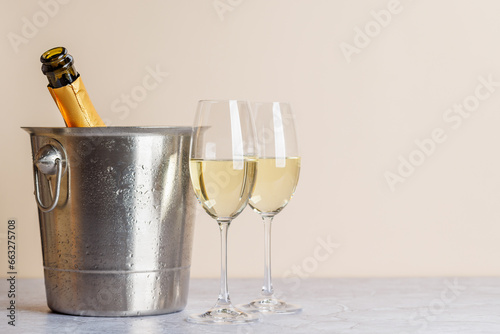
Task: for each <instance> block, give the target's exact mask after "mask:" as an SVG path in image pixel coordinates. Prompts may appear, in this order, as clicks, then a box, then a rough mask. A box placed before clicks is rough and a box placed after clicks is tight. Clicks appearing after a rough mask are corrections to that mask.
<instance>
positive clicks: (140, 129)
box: [21, 126, 193, 136]
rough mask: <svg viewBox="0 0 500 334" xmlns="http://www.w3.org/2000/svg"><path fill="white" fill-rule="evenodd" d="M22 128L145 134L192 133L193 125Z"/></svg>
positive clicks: (70, 132)
mask: <svg viewBox="0 0 500 334" xmlns="http://www.w3.org/2000/svg"><path fill="white" fill-rule="evenodd" d="M21 129H23V130H24V131H26V132H28V133H29V134H33V135H44V134H50V135H66V136H89V135H90V136H123V135H125V136H126V135H131V134H143V135H191V133H192V129H193V128H192V127H191V126H106V127H73V128H69V127H33V126H22V127H21Z"/></svg>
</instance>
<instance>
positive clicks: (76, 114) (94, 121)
mask: <svg viewBox="0 0 500 334" xmlns="http://www.w3.org/2000/svg"><path fill="white" fill-rule="evenodd" d="M48 89H49V92H50V95H52V98H53V99H54V101H55V102H56V104H57V107H58V108H59V110H60V111H61V114H62V116H63V118H64V121H65V122H66V126H68V127H93V126H106V125H105V124H104V122H103V121H102V119H101V117H99V114H97V111H96V110H95V108H94V105H93V104H92V101H91V100H90V98H89V95H88V94H87V90H86V89H85V86H84V85H83V81H82V79H81V77H78V79H76V80H75V81H73V83H71V84H70V85H67V86H64V87H60V88H51V87H48Z"/></svg>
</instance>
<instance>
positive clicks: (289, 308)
mask: <svg viewBox="0 0 500 334" xmlns="http://www.w3.org/2000/svg"><path fill="white" fill-rule="evenodd" d="M239 307H240V308H242V309H243V310H245V311H247V312H250V313H252V312H261V313H265V314H295V313H300V312H302V307H300V306H299V305H295V304H289V303H286V302H284V301H282V300H279V299H276V298H259V299H256V300H254V301H252V302H250V303H248V304H245V305H239Z"/></svg>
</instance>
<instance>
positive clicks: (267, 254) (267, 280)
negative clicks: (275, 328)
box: [262, 215, 274, 297]
mask: <svg viewBox="0 0 500 334" xmlns="http://www.w3.org/2000/svg"><path fill="white" fill-rule="evenodd" d="M273 218H274V216H265V215H263V216H262V220H263V222H264V285H263V286H262V295H263V296H265V297H272V296H273V294H274V291H273V283H272V278H271V224H272V222H273Z"/></svg>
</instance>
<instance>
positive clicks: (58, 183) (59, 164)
mask: <svg viewBox="0 0 500 334" xmlns="http://www.w3.org/2000/svg"><path fill="white" fill-rule="evenodd" d="M56 164H57V165H56V169H57V174H56V175H57V177H56V193H55V195H54V200H53V202H52V204H51V205H49V206H45V205H43V204H42V201H41V199H40V189H39V187H38V168H37V170H36V171H35V190H36V204H38V208H39V209H40V210H41V211H42V212H50V211H52V210H54V208H55V207H56V205H57V202H58V201H59V195H60V193H61V178H62V173H61V170H62V161H61V159H56Z"/></svg>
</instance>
